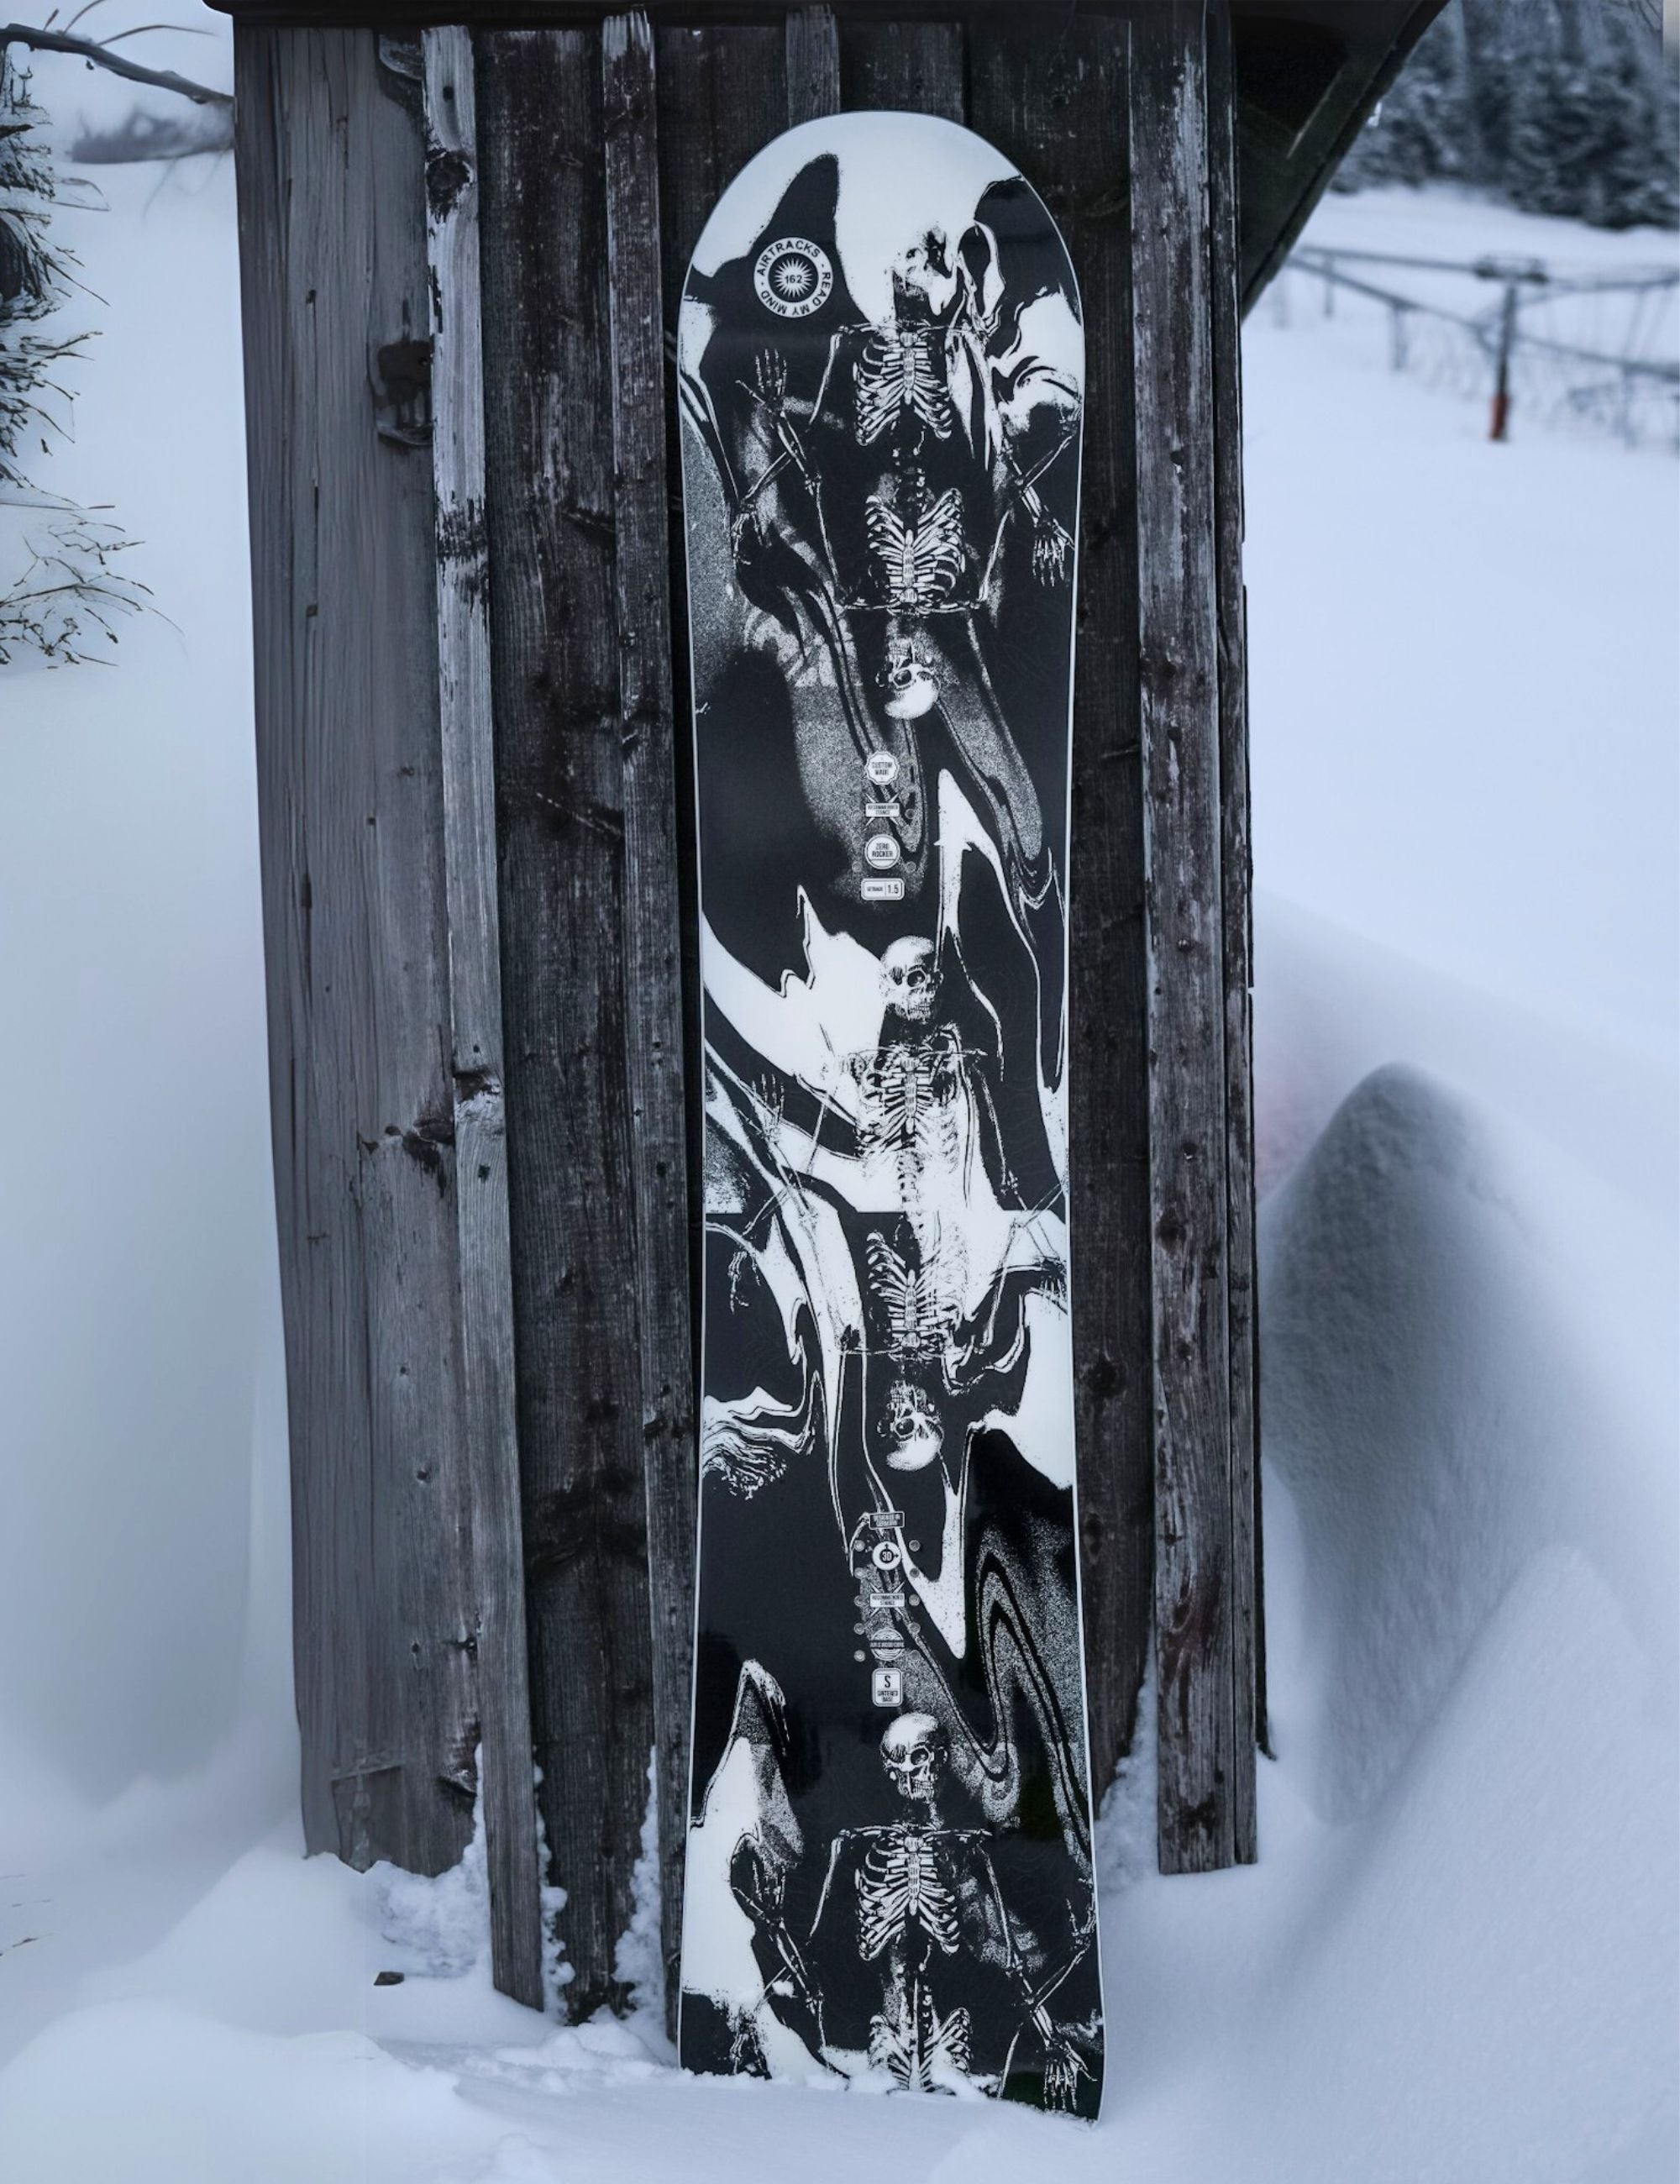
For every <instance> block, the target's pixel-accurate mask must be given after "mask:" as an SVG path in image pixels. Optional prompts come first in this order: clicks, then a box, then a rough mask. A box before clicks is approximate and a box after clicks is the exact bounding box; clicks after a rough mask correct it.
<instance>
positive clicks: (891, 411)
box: [854, 319, 957, 447]
mask: <svg viewBox="0 0 1680 2184" xmlns="http://www.w3.org/2000/svg"><path fill="white" fill-rule="evenodd" d="M947 376H948V365H947V364H946V361H945V356H944V339H943V334H942V333H941V331H940V329H939V328H938V327H937V326H930V325H927V324H926V323H925V322H924V323H922V324H921V325H917V324H915V323H914V322H909V321H906V320H903V319H900V320H898V321H897V322H896V323H895V324H894V325H893V326H892V327H891V328H889V329H888V330H887V331H878V332H876V333H872V334H871V336H870V337H869V338H868V340H867V341H865V343H864V345H863V350H862V353H861V354H860V355H859V358H858V361H857V366H856V371H855V376H854V385H855V387H856V390H857V401H858V437H859V440H860V441H861V442H862V443H864V445H865V447H867V446H868V445H869V443H871V441H873V440H878V439H879V438H880V437H881V436H882V433H883V432H887V430H888V429H889V428H890V427H891V426H893V425H895V424H897V423H898V421H899V420H900V419H901V418H903V419H905V420H907V421H914V422H915V424H917V425H920V426H925V427H926V430H927V431H928V432H932V434H933V436H934V437H935V438H936V439H940V440H947V439H948V438H949V437H950V436H951V434H952V432H953V431H954V429H955V426H956V421H957V420H956V413H955V411H954V409H952V407H951V397H950V393H949V390H948V386H947Z"/></svg>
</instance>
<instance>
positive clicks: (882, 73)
mask: <svg viewBox="0 0 1680 2184" xmlns="http://www.w3.org/2000/svg"><path fill="white" fill-rule="evenodd" d="M964 53H965V45H964V35H963V25H961V23H960V22H945V23H940V22H892V21H885V22H883V21H881V20H874V19H871V18H869V17H866V16H853V15H848V16H846V17H845V18H843V20H842V22H841V24H840V85H841V97H842V103H843V104H844V105H845V106H847V107H848V108H858V107H865V108H867V107H876V108H879V109H882V111H883V112H886V113H903V114H937V115H938V116H939V117H940V119H941V120H945V121H959V122H960V121H961V120H963V119H964V115H965V93H964V85H963V71H964Z"/></svg>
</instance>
